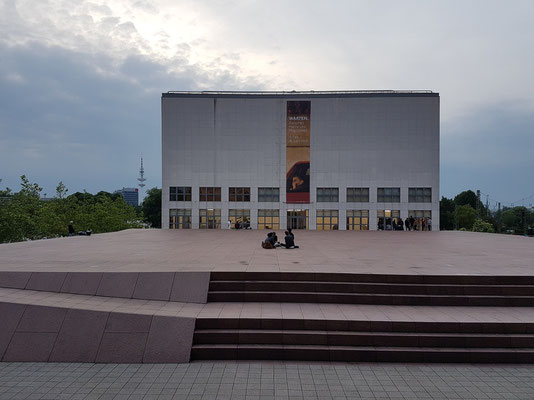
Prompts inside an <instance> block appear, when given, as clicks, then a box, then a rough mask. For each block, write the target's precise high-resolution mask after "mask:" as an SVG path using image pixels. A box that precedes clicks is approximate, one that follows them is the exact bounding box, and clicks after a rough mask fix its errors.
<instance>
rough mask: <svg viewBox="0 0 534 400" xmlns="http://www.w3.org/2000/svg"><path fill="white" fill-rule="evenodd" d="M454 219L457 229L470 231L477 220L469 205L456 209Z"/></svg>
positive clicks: (475, 213) (474, 211)
mask: <svg viewBox="0 0 534 400" xmlns="http://www.w3.org/2000/svg"><path fill="white" fill-rule="evenodd" d="M456 218H457V221H458V228H465V229H466V230H469V231H470V230H471V229H472V228H473V224H474V223H475V220H476V219H477V212H476V210H474V209H473V207H471V206H470V205H469V204H464V205H463V206H459V207H456Z"/></svg>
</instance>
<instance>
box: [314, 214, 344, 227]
mask: <svg viewBox="0 0 534 400" xmlns="http://www.w3.org/2000/svg"><path fill="white" fill-rule="evenodd" d="M315 218H316V219H315V220H316V228H315V229H317V230H318V231H332V230H334V231H337V230H338V226H339V225H338V219H339V211H338V210H317V211H316V213H315Z"/></svg>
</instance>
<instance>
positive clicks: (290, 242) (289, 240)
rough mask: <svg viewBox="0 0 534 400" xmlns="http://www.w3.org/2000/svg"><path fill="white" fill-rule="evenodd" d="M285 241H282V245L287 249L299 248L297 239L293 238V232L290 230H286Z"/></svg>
mask: <svg viewBox="0 0 534 400" xmlns="http://www.w3.org/2000/svg"><path fill="white" fill-rule="evenodd" d="M285 235H286V236H285V237H284V241H285V243H280V246H283V247H285V248H286V249H298V248H299V246H295V241H294V239H293V234H291V233H290V232H289V231H285Z"/></svg>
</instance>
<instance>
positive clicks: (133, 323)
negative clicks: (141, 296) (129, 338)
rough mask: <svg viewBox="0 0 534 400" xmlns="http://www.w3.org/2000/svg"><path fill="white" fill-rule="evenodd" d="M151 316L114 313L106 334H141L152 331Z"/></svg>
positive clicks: (110, 317)
mask: <svg viewBox="0 0 534 400" xmlns="http://www.w3.org/2000/svg"><path fill="white" fill-rule="evenodd" d="M151 322H152V317H151V316H150V315H139V314H126V313H116V312H112V313H111V314H109V318H108V322H107V324H106V329H105V330H106V332H115V333H119V332H123V333H133V332H135V333H140V332H148V331H149V330H150V323H151Z"/></svg>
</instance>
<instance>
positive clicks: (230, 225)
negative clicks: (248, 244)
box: [227, 220, 232, 229]
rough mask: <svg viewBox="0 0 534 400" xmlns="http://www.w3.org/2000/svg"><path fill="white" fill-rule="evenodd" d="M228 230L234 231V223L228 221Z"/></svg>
mask: <svg viewBox="0 0 534 400" xmlns="http://www.w3.org/2000/svg"><path fill="white" fill-rule="evenodd" d="M227 224H228V229H232V221H230V220H228V223H227Z"/></svg>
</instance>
